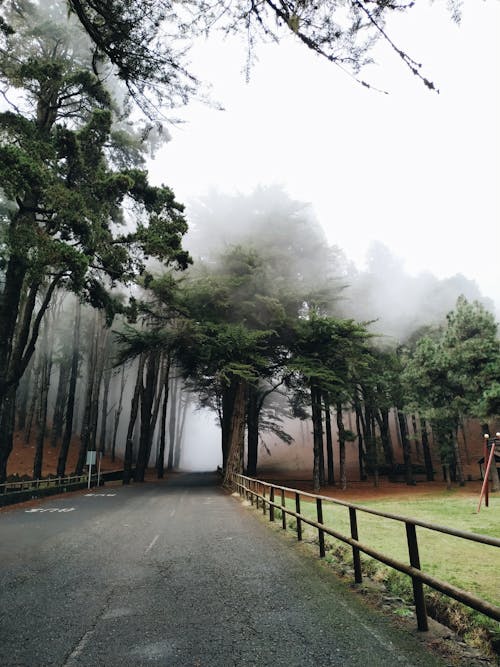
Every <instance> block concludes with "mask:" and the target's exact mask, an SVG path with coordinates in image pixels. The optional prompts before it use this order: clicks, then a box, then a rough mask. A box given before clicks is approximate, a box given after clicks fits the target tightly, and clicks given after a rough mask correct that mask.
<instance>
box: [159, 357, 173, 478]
mask: <svg viewBox="0 0 500 667" xmlns="http://www.w3.org/2000/svg"><path fill="white" fill-rule="evenodd" d="M170 366H171V358H170V355H169V356H168V357H167V367H166V371H165V378H164V380H163V404H162V407H161V419H160V447H159V449H158V456H157V458H156V475H157V477H158V479H163V473H164V470H165V443H166V432H165V431H166V428H167V407H168V395H169V391H168V388H169V379H170Z"/></svg>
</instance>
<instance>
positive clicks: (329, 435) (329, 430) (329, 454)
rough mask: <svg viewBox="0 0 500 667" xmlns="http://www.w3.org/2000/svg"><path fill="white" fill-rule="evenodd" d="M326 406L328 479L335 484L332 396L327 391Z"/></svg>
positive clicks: (324, 399)
mask: <svg viewBox="0 0 500 667" xmlns="http://www.w3.org/2000/svg"><path fill="white" fill-rule="evenodd" d="M323 402H324V406H325V433H326V461H327V479H328V484H330V485H332V486H333V485H334V484H335V476H334V462H333V438H332V416H331V414H330V397H329V396H328V394H327V393H324V394H323Z"/></svg>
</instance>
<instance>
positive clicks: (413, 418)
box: [411, 413, 422, 461]
mask: <svg viewBox="0 0 500 667" xmlns="http://www.w3.org/2000/svg"><path fill="white" fill-rule="evenodd" d="M411 426H412V431H413V439H414V441H415V455H416V457H417V461H421V460H422V448H421V446H420V439H419V437H418V428H417V417H416V416H415V413H412V415H411Z"/></svg>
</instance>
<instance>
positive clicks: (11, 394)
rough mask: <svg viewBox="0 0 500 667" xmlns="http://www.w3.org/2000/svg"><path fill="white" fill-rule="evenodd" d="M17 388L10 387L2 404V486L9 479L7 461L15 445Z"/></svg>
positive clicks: (0, 473)
mask: <svg viewBox="0 0 500 667" xmlns="http://www.w3.org/2000/svg"><path fill="white" fill-rule="evenodd" d="M15 417H16V388H15V387H13V386H10V387H9V389H8V391H7V392H6V394H5V395H4V398H3V401H1V402H0V484H3V483H4V482H5V480H6V479H7V461H8V460H9V456H10V453H11V451H12V447H13V443H14V426H15Z"/></svg>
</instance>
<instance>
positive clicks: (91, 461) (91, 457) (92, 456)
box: [87, 452, 96, 466]
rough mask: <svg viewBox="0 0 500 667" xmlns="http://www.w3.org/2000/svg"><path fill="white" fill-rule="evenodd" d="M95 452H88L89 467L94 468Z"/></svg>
mask: <svg viewBox="0 0 500 667" xmlns="http://www.w3.org/2000/svg"><path fill="white" fill-rule="evenodd" d="M95 454H96V453H95V452H87V465H88V466H94V465H95Z"/></svg>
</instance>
